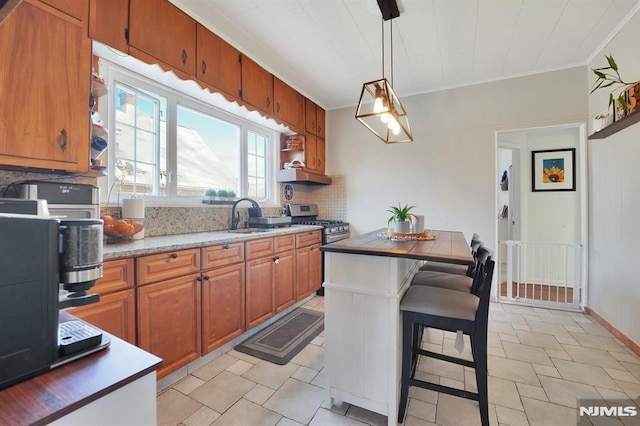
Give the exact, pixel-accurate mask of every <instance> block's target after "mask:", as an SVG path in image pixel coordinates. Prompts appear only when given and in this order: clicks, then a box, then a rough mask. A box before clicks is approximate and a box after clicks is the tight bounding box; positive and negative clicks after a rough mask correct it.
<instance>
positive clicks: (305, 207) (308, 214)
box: [287, 204, 351, 244]
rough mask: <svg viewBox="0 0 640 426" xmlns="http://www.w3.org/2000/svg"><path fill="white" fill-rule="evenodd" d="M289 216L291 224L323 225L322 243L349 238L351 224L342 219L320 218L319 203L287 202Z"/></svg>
mask: <svg viewBox="0 0 640 426" xmlns="http://www.w3.org/2000/svg"><path fill="white" fill-rule="evenodd" d="M287 216H291V224H292V225H294V224H298V225H318V226H322V227H323V228H324V229H323V230H322V244H329V243H333V242H335V241H340V240H345V239H347V238H349V237H350V236H351V235H350V232H349V224H348V223H347V222H344V221H342V220H329V219H318V205H317V204H287Z"/></svg>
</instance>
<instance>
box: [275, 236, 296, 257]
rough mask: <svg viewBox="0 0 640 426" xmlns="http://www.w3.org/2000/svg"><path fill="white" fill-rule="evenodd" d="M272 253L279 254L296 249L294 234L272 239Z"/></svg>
mask: <svg viewBox="0 0 640 426" xmlns="http://www.w3.org/2000/svg"><path fill="white" fill-rule="evenodd" d="M274 240H275V241H274V246H273V252H274V253H281V252H283V251H287V250H293V249H294V248H295V247H296V236H295V235H294V234H291V235H281V236H279V237H275V238H274Z"/></svg>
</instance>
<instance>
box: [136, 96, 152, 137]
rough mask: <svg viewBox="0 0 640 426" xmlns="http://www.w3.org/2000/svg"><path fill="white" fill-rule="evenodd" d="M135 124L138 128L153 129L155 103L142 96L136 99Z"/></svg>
mask: <svg viewBox="0 0 640 426" xmlns="http://www.w3.org/2000/svg"><path fill="white" fill-rule="evenodd" d="M136 107H137V108H136V112H137V114H136V126H137V127H138V128H139V129H144V130H148V131H150V132H153V131H155V126H156V124H157V123H156V105H155V104H154V103H153V102H151V101H149V100H147V99H144V98H140V97H139V98H138V99H137V105H136Z"/></svg>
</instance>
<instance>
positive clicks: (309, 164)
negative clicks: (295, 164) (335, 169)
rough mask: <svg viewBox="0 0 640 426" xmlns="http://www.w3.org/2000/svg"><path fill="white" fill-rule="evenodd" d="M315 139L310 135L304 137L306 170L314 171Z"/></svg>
mask: <svg viewBox="0 0 640 426" xmlns="http://www.w3.org/2000/svg"><path fill="white" fill-rule="evenodd" d="M317 149H318V147H317V138H316V137H315V135H312V134H311V133H307V134H306V135H305V137H304V165H305V167H306V168H307V169H310V170H312V171H315V170H316V162H317V161H318V160H317V155H318V154H317Z"/></svg>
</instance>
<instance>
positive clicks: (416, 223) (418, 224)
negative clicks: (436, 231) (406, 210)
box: [412, 214, 424, 234]
mask: <svg viewBox="0 0 640 426" xmlns="http://www.w3.org/2000/svg"><path fill="white" fill-rule="evenodd" d="M412 228H413V229H412V232H413V233H414V234H421V233H423V232H424V216H423V215H421V214H417V215H414V217H413V221H412Z"/></svg>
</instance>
